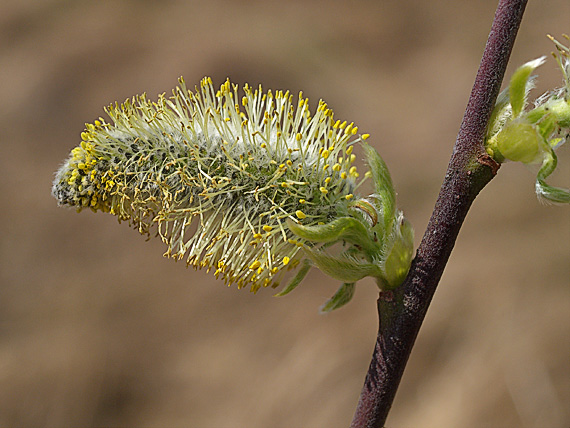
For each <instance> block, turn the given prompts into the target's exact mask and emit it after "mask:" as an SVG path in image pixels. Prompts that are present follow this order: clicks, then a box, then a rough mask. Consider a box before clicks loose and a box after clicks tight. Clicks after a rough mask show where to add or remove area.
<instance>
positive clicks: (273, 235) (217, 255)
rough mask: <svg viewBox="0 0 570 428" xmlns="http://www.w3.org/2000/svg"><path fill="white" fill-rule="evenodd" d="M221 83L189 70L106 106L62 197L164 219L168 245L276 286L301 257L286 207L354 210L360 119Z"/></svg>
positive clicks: (175, 253) (221, 270) (320, 216)
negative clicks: (151, 91) (165, 88)
mask: <svg viewBox="0 0 570 428" xmlns="http://www.w3.org/2000/svg"><path fill="white" fill-rule="evenodd" d="M243 90H244V94H245V95H244V96H243V97H241V99H238V98H240V97H239V96H238V88H237V86H236V85H232V84H231V83H230V81H229V80H228V81H226V82H225V83H224V84H222V85H221V87H220V89H219V90H215V89H214V87H213V84H212V81H211V79H209V78H204V79H203V80H202V81H201V83H200V86H199V87H197V88H196V89H195V92H191V91H188V90H187V89H186V86H185V84H184V81H183V80H182V79H180V85H179V86H178V87H177V88H176V89H175V90H174V91H173V95H172V96H171V97H166V96H165V95H161V96H160V97H159V98H158V100H157V101H156V102H152V101H150V100H148V99H147V98H146V96H145V95H142V96H137V97H134V98H133V99H132V100H128V101H125V102H124V103H123V104H120V105H119V104H115V105H112V106H110V107H108V108H107V109H106V113H107V114H108V115H109V117H110V122H106V121H105V120H104V119H101V118H100V119H99V120H96V121H95V122H94V123H93V124H87V125H86V129H85V131H84V132H83V133H82V134H81V138H82V142H81V144H80V145H79V146H78V147H76V148H74V149H73V150H72V152H71V155H70V157H69V158H68V159H67V161H66V162H65V163H64V164H63V166H62V167H61V168H60V169H59V171H58V172H57V175H56V178H55V181H54V184H53V195H54V196H55V197H56V198H57V200H58V202H59V204H61V205H68V206H73V207H76V208H77V210H78V211H80V210H82V209H84V208H91V209H92V210H94V211H104V212H109V213H111V214H113V215H116V216H117V217H118V218H119V220H126V221H129V222H130V223H131V224H132V225H133V226H134V227H136V228H137V229H138V230H139V231H140V232H141V233H143V234H148V233H150V232H151V229H152V227H153V226H156V230H157V232H158V234H159V235H160V236H161V238H162V240H163V241H164V242H165V243H166V244H167V245H168V249H167V251H166V253H165V255H166V256H170V257H175V258H178V259H182V258H186V261H187V263H188V264H189V265H192V266H194V267H196V268H206V269H207V270H213V271H214V274H215V275H216V276H217V277H221V278H223V279H224V280H225V281H226V282H227V283H228V284H232V283H237V286H238V287H240V288H241V287H244V286H247V285H250V286H251V289H252V291H257V290H258V289H259V288H260V287H261V286H277V285H278V284H279V282H280V279H281V277H282V274H283V272H284V271H285V270H287V269H291V268H295V267H296V266H297V265H298V264H299V261H300V260H301V259H302V258H303V254H302V252H300V247H301V246H302V244H303V240H302V239H299V238H296V237H294V236H293V234H292V233H291V232H290V231H289V229H288V228H287V227H286V219H288V218H289V219H294V221H296V222H299V223H301V224H303V225H307V226H311V225H317V224H322V223H327V222H330V221H331V220H333V219H335V218H337V217H339V216H342V215H346V212H347V210H348V205H349V204H350V201H351V199H352V198H354V195H355V191H356V189H357V188H358V186H359V185H360V183H361V182H362V178H364V177H361V176H360V175H359V173H358V171H357V169H356V167H355V166H354V161H355V155H354V154H352V149H353V145H354V144H355V143H357V142H359V141H361V140H365V139H366V138H367V135H366V134H364V135H359V134H358V128H357V127H356V126H354V124H352V123H350V124H347V123H346V122H341V121H339V120H334V118H333V112H332V110H331V109H329V108H328V106H327V104H326V103H324V102H323V101H320V102H319V104H318V107H317V110H316V112H315V113H314V114H311V112H310V111H309V106H308V99H306V98H304V97H303V95H302V93H301V94H299V97H298V100H297V102H296V103H293V96H292V95H291V94H290V93H289V92H282V91H277V92H271V91H268V92H263V91H262V88H261V87H259V88H258V89H255V90H254V89H253V88H251V87H249V86H247V85H246V86H245V87H244V88H243Z"/></svg>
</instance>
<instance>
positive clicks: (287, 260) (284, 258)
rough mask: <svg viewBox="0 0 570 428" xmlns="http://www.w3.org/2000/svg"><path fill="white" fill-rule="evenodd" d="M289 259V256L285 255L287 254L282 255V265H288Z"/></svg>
mask: <svg viewBox="0 0 570 428" xmlns="http://www.w3.org/2000/svg"><path fill="white" fill-rule="evenodd" d="M289 260H290V259H289V257H287V256H285V257H283V264H284V265H288V264H289Z"/></svg>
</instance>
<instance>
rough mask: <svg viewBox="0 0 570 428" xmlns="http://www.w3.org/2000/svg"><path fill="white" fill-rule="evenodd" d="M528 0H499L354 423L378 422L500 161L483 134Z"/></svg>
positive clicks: (381, 308) (391, 296) (387, 295)
mask: <svg viewBox="0 0 570 428" xmlns="http://www.w3.org/2000/svg"><path fill="white" fill-rule="evenodd" d="M526 3H527V0H500V1H499V5H498V7H497V11H496V13H495V18H494V21H493V25H492V27H491V31H490V34H489V38H488V40H487V45H486V46H485V51H484V53H483V58H482V60H481V64H480V66H479V71H478V73H477V77H476V78H475V84H474V86H473V90H472V91H471V96H470V98H469V102H468V104H467V109H466V111H465V115H464V117H463V121H462V123H461V127H460V130H459V134H458V136H457V140H456V142H455V147H454V149H453V154H452V156H451V160H450V162H449V166H448V169H447V172H446V174H445V178H444V181H443V184H442V187H441V190H440V193H439V196H438V199H437V202H436V205H435V208H434V211H433V214H432V216H431V219H430V221H429V224H428V226H427V229H426V232H425V234H424V236H423V239H422V242H421V244H420V246H419V248H418V251H417V254H416V257H415V259H414V261H413V262H412V267H411V269H410V272H409V274H408V277H407V278H406V280H405V281H404V283H403V284H402V285H401V286H400V287H398V288H397V289H396V290H394V291H390V292H383V293H381V294H380V298H379V299H378V314H379V319H380V326H379V329H378V337H377V341H376V347H375V348H374V353H373V356H372V361H371V363H370V367H369V369H368V373H367V375H366V380H365V382H364V387H363V389H362V393H361V396H360V400H359V402H358V407H357V409H356V413H355V415H354V419H353V421H352V425H351V426H352V427H354V428H356V427H359V428H360V427H367V428H372V427H381V426H383V424H384V422H385V421H386V418H387V416H388V412H389V410H390V407H391V406H392V402H393V400H394V396H395V394H396V391H397V389H398V385H399V384H400V379H401V378H402V374H403V372H404V368H405V366H406V363H407V361H408V357H409V355H410V352H411V350H412V347H413V345H414V342H415V340H416V336H417V334H418V331H419V329H420V326H421V324H422V322H423V320H424V317H425V314H426V312H427V309H428V307H429V304H430V302H431V299H432V297H433V294H434V293H435V290H436V288H437V285H438V283H439V280H440V278H441V275H442V273H443V270H444V267H445V265H446V263H447V260H448V259H449V256H450V254H451V250H452V249H453V246H454V244H455V240H456V239H457V235H458V234H459V229H460V228H461V225H462V223H463V221H464V219H465V216H466V215H467V211H468V210H469V208H470V206H471V203H472V202H473V200H474V199H475V197H476V196H477V194H478V193H479V192H480V191H481V189H482V188H483V187H484V186H485V185H486V184H487V183H488V182H489V181H490V180H491V179H492V178H493V177H494V175H495V174H496V172H497V169H498V167H499V165H498V164H496V163H495V161H493V160H492V159H491V158H490V157H489V156H488V155H487V154H486V152H485V149H484V147H483V139H484V135H485V131H486V128H487V123H488V121H489V117H490V115H491V111H492V109H493V106H494V104H495V100H496V98H497V95H498V93H499V90H500V87H501V82H502V80H503V76H504V74H505V69H506V67H507V63H508V60H509V57H510V54H511V50H512V47H513V44H514V41H515V37H516V34H517V31H518V28H519V26H520V22H521V20H522V16H523V12H524V9H525V6H526Z"/></svg>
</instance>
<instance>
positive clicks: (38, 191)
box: [0, 0, 570, 427]
mask: <svg viewBox="0 0 570 428" xmlns="http://www.w3.org/2000/svg"><path fill="white" fill-rule="evenodd" d="M495 6H496V1H495V0H485V1H477V2H467V1H463V2H457V1H452V0H432V1H429V2H428V1H421V0H417V1H411V0H407V1H406V0H404V1H397V2H396V1H354V2H347V1H346V2H343V1H306V0H303V1H267V0H265V1H235V0H234V1H221V0H208V1H188V2H181V1H160V2H158V1H156V2H153V1H62V0H59V1H56V0H43V1H37V0H4V1H3V2H2V5H1V6H0V82H1V83H0V86H1V103H0V141H1V148H2V152H1V153H2V155H1V156H0V174H1V179H0V194H1V195H2V210H0V224H1V225H2V226H1V231H0V244H1V245H0V425H1V426H90V425H98V426H119V425H120V426H168V427H188V426H195V427H246V426H247V427H343V426H347V425H348V424H349V423H350V420H351V418H352V414H353V411H354V409H355V406H356V403H357V400H358V396H359V393H360V388H361V386H362V382H363V380H364V375H365V372H366V370H367V367H368V363H369V360H370V356H371V353H372V348H373V345H374V340H375V336H376V328H377V314H376V297H377V291H376V290H375V285H374V283H373V282H372V281H371V280H364V281H362V282H361V283H359V286H358V289H357V294H356V297H355V298H354V300H353V302H352V303H350V304H349V305H348V306H347V307H345V308H343V309H341V310H339V311H336V312H334V313H332V314H329V315H326V316H323V315H319V314H318V308H319V306H320V305H321V304H322V303H323V302H324V301H325V300H326V299H327V298H328V297H330V296H331V295H332V294H333V293H334V291H335V290H336V287H337V286H338V284H336V283H335V281H331V280H329V279H327V278H326V277H325V276H324V275H322V274H320V273H319V272H313V273H312V274H310V276H309V277H308V279H307V280H306V281H305V283H304V284H303V285H302V286H301V287H299V288H298V289H297V290H296V291H295V292H294V293H292V294H290V295H289V296H287V297H284V298H274V297H272V294H273V293H272V291H271V290H261V291H260V292H259V293H258V294H257V295H252V294H251V293H249V291H247V290H237V289H236V288H235V287H234V288H229V289H228V288H227V287H225V286H224V284H223V283H222V282H219V281H216V280H215V279H214V277H213V276H212V275H207V274H206V273H205V272H194V271H193V270H189V269H186V268H185V266H184V264H183V263H174V262H173V261H171V260H168V259H163V258H162V257H161V255H162V253H163V251H164V247H163V244H162V243H161V242H160V240H158V239H153V240H150V241H148V242H145V239H144V238H143V237H141V236H140V235H139V234H138V233H137V232H136V231H133V230H131V229H129V227H128V226H127V225H125V224H121V225H120V224H118V223H117V221H116V219H115V218H114V217H112V216H110V215H104V214H93V213H92V212H89V211H87V212H82V213H81V214H76V213H75V211H73V210H68V209H62V208H58V207H57V206H56V202H55V200H54V199H53V198H52V197H51V195H50V187H51V182H52V179H53V175H54V172H55V170H56V169H57V168H58V166H59V165H60V163H61V162H62V161H63V160H64V159H65V158H66V157H67V155H68V153H69V151H70V150H71V149H72V148H73V147H74V146H75V145H76V144H77V143H78V142H79V140H80V133H81V131H82V130H83V128H84V123H85V122H92V121H93V120H95V119H96V118H97V117H99V116H101V115H103V114H104V113H103V110H102V108H103V106H105V105H108V104H110V103H112V102H114V101H116V100H118V101H123V100H124V99H125V98H127V97H131V96H132V95H135V94H138V93H141V92H147V94H148V95H149V97H151V98H155V97H156V95H157V94H158V93H161V92H170V91H171V89H172V88H173V87H174V86H175V85H176V83H177V78H178V77H179V76H181V75H183V76H184V77H185V80H186V82H188V83H189V86H190V87H191V86H193V84H194V83H198V82H199V79H200V78H202V77H203V76H205V75H209V76H212V78H213V80H214V82H215V83H216V84H221V83H222V82H223V81H224V80H225V78H226V77H227V76H229V77H231V79H232V80H233V81H234V82H236V83H239V84H240V85H242V84H243V83H245V82H248V83H249V84H251V85H254V86H255V85H257V84H258V83H262V84H263V85H264V87H265V88H273V89H291V90H293V92H294V93H296V92H297V91H299V90H303V91H304V93H305V95H307V96H308V97H310V99H311V106H312V108H314V107H315V106H316V104H317V102H318V100H319V98H323V99H325V100H326V101H327V102H328V104H329V105H330V106H331V107H332V108H333V109H334V110H335V117H336V118H340V119H346V120H348V121H354V122H356V124H357V125H358V126H359V129H360V130H361V132H366V133H370V134H371V135H372V137H371V139H370V141H371V143H372V144H373V145H374V146H375V147H376V148H377V149H378V150H379V152H380V153H381V154H382V156H383V157H384V158H385V160H386V161H387V163H388V165H389V166H390V168H391V171H392V176H393V179H394V182H395V185H396V188H397V191H398V193H399V206H400V207H401V208H402V209H403V210H404V211H405V212H406V215H407V216H408V217H409V218H410V220H411V221H412V222H413V224H414V225H415V228H416V235H417V237H416V241H417V243H419V240H420V238H421V235H422V233H423V230H424V228H425V226H426V224H427V221H428V218H429V215H430V213H431V210H432V207H433V204H434V201H435V198H436V195H437V193H438V190H439V186H440V184H441V181H442V178H443V175H444V171H445V167H446V165H447V162H448V159H449V156H450V153H451V148H452V145H453V142H454V140H455V135H456V133H457V130H458V126H459V123H460V121H461V117H462V115H463V111H464V108H465V105H466V102H467V98H468V96H469V92H470V90H471V85H472V82H473V79H474V76H475V73H476V70H477V66H478V63H479V59H480V56H481V53H482V50H483V47H484V44H485V40H486V38H487V33H488V29H489V27H490V25H491V21H492V17H493V14H494V10H495ZM569 18H570V2H568V1H567V0H550V1H548V2H543V1H530V2H529V5H528V7H527V12H526V15H525V18H524V20H523V23H522V27H521V29H520V32H519V37H518V40H517V43H516V45H515V48H514V52H513V55H512V60H511V64H512V65H511V67H510V69H509V73H510V72H512V71H513V70H514V68H515V66H517V65H520V64H522V63H523V62H526V61H527V60H530V59H534V58H536V57H538V56H541V55H544V54H548V53H549V52H550V51H551V50H553V46H552V44H551V42H550V41H549V40H548V39H547V38H546V34H547V33H551V34H553V35H555V36H560V35H561V34H562V33H564V32H565V33H570V20H569ZM539 72H540V80H539V82H538V89H537V91H536V92H535V94H539V93H540V91H541V90H544V89H545V88H548V87H551V86H554V85H559V83H560V74H559V72H558V71H557V69H556V66H555V63H554V61H553V60H549V62H548V63H547V64H545V65H544V66H542V67H541V68H540V70H539ZM559 158H560V164H561V168H560V170H559V171H558V172H557V173H556V174H555V175H554V176H553V177H552V179H551V182H552V183H553V184H558V185H563V186H568V185H569V184H570V168H569V167H568V164H569V163H570V153H569V148H568V147H563V148H562V149H561V150H560V151H559ZM534 178H535V175H534V171H531V170H529V169H527V168H525V167H523V166H520V165H516V164H506V165H504V166H503V167H502V168H501V169H500V171H499V174H498V176H497V177H496V178H495V179H494V180H493V181H492V182H491V183H490V185H489V186H488V187H487V188H486V189H484V190H483V192H482V194H481V195H480V196H479V198H478V199H477V200H476V201H475V204H474V206H473V208H472V210H471V212H470V214H469V216H468V218H467V220H466V224H465V226H464V228H463V230H462V232H461V234H460V236H459V239H458V242H457V245H456V247H455V250H454V252H453V255H452V257H451V260H450V262H449V265H448V268H447V270H446V272H445V274H444V275H443V279H442V281H441V284H440V286H439V289H438V292H437V293H436V295H435V298H434V301H433V304H432V306H431V308H430V310H429V313H428V316H427V319H426V322H425V324H424V326H423V328H422V330H421V332H420V335H419V338H418V340H417V343H416V346H415V348H414V351H413V353H412V356H411V359H410V362H409V365H408V368H407V371H406V373H405V375H404V378H403V381H402V384H401V387H400V390H399V392H398V394H397V396H396V400H395V403H394V406H393V409H392V412H391V416H390V418H389V420H388V423H389V426H392V427H451V426H456V427H459V426H460V427H563V426H565V427H567V426H569V425H570V414H569V410H568V409H570V405H569V403H570V363H569V361H570V358H569V357H570V284H569V278H570V268H569V256H570V221H569V210H568V207H556V206H544V205H541V204H540V203H538V202H537V200H536V198H535V196H534V193H533V187H534Z"/></svg>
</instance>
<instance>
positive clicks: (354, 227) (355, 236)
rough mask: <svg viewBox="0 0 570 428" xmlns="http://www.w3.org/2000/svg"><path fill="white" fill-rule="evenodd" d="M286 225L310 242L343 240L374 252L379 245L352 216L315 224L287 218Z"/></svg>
mask: <svg viewBox="0 0 570 428" xmlns="http://www.w3.org/2000/svg"><path fill="white" fill-rule="evenodd" d="M287 227H289V229H290V230H291V232H293V233H294V234H295V235H297V236H299V237H301V238H303V239H306V240H307V241H311V242H319V243H330V242H337V241H340V240H344V241H347V242H350V243H351V244H355V245H358V246H359V247H360V248H362V249H363V250H364V251H366V252H368V253H376V252H377V251H378V250H379V246H378V245H377V244H376V243H375V242H374V241H372V239H371V238H370V235H369V233H368V230H367V229H366V227H365V226H364V225H363V224H362V223H361V222H360V221H359V220H357V219H355V218H352V217H341V218H339V219H336V220H334V221H332V222H330V223H327V224H323V225H316V226H303V225H302V224H300V223H295V222H294V221H292V220H290V219H288V220H287Z"/></svg>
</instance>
